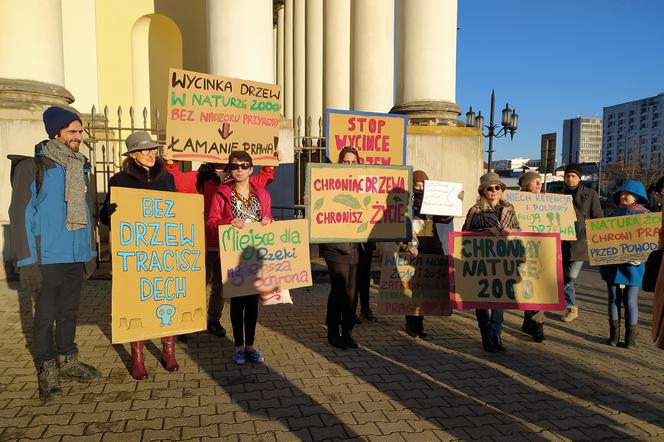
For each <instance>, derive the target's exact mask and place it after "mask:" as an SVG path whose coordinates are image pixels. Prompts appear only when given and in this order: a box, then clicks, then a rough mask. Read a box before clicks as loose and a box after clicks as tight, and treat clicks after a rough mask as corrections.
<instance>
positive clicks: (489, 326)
mask: <svg viewBox="0 0 664 442" xmlns="http://www.w3.org/2000/svg"><path fill="white" fill-rule="evenodd" d="M489 312H491V313H489ZM503 313H504V310H502V309H493V310H485V309H479V308H478V309H476V310H475V316H477V325H479V327H480V332H482V335H484V334H485V333H486V334H487V335H488V336H500V332H501V331H502V330H503Z"/></svg>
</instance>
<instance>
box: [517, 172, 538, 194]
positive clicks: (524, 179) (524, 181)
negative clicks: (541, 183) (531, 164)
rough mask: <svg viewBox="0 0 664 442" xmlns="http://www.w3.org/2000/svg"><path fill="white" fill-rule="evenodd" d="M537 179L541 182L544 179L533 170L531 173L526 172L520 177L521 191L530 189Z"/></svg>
mask: <svg viewBox="0 0 664 442" xmlns="http://www.w3.org/2000/svg"><path fill="white" fill-rule="evenodd" d="M537 179H540V180H541V179H542V176H541V175H540V174H539V173H538V172H535V171H532V170H531V171H529V172H526V173H524V174H523V175H521V176H520V177H519V187H520V188H521V189H525V188H527V187H528V185H529V184H530V183H532V182H533V181H535V180H537Z"/></svg>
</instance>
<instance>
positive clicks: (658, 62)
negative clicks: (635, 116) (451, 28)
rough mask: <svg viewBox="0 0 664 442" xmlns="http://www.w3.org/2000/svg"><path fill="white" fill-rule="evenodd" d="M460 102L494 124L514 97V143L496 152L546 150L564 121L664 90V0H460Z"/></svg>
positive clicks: (502, 143)
mask: <svg viewBox="0 0 664 442" xmlns="http://www.w3.org/2000/svg"><path fill="white" fill-rule="evenodd" d="M458 4H459V11H458V27H459V28H460V29H459V30H458V34H457V90H456V94H457V104H458V105H459V106H460V107H461V109H462V117H463V119H465V113H466V112H467V111H468V107H469V106H472V107H473V110H474V111H475V112H477V110H481V111H482V114H483V115H486V118H485V124H488V122H489V118H488V117H489V111H490V98H491V89H492V88H493V89H495V90H496V114H497V115H498V124H500V110H502V108H504V107H505V102H509V104H510V107H514V108H516V110H517V114H518V115H519V129H518V131H517V133H516V134H515V136H514V140H513V141H509V136H508V137H507V138H500V139H497V140H496V139H494V150H495V152H494V154H493V158H494V159H508V158H513V157H518V156H524V157H528V158H533V159H539V157H540V137H541V134H543V133H548V132H557V133H558V141H557V146H556V149H557V150H556V153H557V160H558V162H560V156H561V151H562V144H561V141H560V138H561V136H562V126H563V120H564V119H567V118H574V117H576V116H579V115H583V116H600V117H601V116H602V111H603V107H604V106H610V105H614V104H618V103H622V102H625V101H631V100H636V99H639V98H644V97H650V96H653V95H657V94H658V93H660V92H664V0H459V3H458Z"/></svg>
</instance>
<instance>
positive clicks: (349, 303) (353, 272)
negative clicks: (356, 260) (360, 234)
mask: <svg viewBox="0 0 664 442" xmlns="http://www.w3.org/2000/svg"><path fill="white" fill-rule="evenodd" d="M325 262H326V263H327V271H328V272H329V273H330V285H331V286H332V287H331V289H330V294H329V296H328V297H327V316H326V318H325V323H326V324H327V325H328V327H339V325H341V328H342V329H343V330H347V331H351V330H352V329H353V326H354V325H355V306H356V305H357V292H356V290H355V285H356V281H357V264H347V263H339V262H331V261H327V260H326V261H325Z"/></svg>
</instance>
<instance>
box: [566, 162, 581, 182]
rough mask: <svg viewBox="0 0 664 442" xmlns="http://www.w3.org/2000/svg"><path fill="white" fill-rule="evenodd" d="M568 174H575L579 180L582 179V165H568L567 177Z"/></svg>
mask: <svg viewBox="0 0 664 442" xmlns="http://www.w3.org/2000/svg"><path fill="white" fill-rule="evenodd" d="M568 173H575V174H576V175H577V176H578V177H579V178H581V165H580V164H577V163H571V164H568V165H567V167H565V175H567V174H568Z"/></svg>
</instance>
